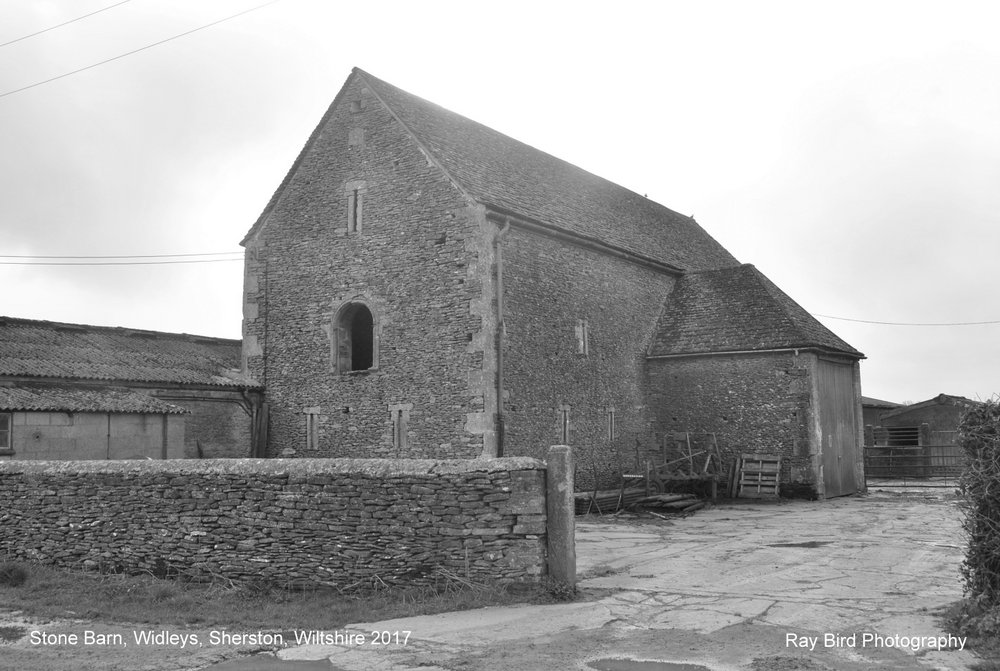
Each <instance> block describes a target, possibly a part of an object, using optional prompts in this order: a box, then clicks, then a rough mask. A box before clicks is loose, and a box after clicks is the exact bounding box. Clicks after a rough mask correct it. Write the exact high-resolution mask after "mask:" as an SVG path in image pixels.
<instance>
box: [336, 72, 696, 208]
mask: <svg viewBox="0 0 1000 671" xmlns="http://www.w3.org/2000/svg"><path fill="white" fill-rule="evenodd" d="M352 72H354V73H357V74H360V75H361V76H362V77H363V78H364V79H365V80H366V81H368V82H369V83H370V80H374V81H375V82H376V83H377V84H378V85H381V86H385V87H388V88H391V89H393V90H395V91H397V92H399V93H401V94H403V95H405V96H409V97H411V98H415V99H416V100H419V101H421V102H422V103H424V104H426V105H431V106H432V107H435V108H437V109H438V110H440V111H441V112H443V113H445V114H450V115H454V116H456V117H459V118H461V119H463V120H465V121H466V122H468V123H471V124H474V125H475V126H478V127H479V128H481V129H483V130H485V131H487V132H489V133H492V134H495V135H498V136H501V137H503V138H504V139H505V140H506V141H508V142H514V143H516V144H518V145H520V146H522V147H525V148H527V149H530V150H531V151H532V152H536V153H539V154H543V155H545V156H546V157H547V158H549V159H551V160H553V161H558V162H559V163H561V164H562V165H564V166H566V167H568V168H571V169H573V170H575V171H578V172H581V173H584V174H586V175H589V176H590V177H593V178H595V179H599V180H601V181H602V182H604V183H605V184H607V185H608V186H611V187H614V188H616V189H620V190H622V191H627V192H628V193H629V194H631V195H633V196H634V197H636V198H639V199H642V200H644V201H645V202H647V203H651V204H653V205H655V206H657V207H659V208H661V209H663V210H666V211H667V212H670V213H671V214H673V215H675V216H678V217H682V218H684V219H688V220H690V221H695V218H694V216H693V215H686V214H682V213H680V212H678V211H677V210H673V209H671V208H669V207H667V206H666V205H664V204H663V203H661V202H659V201H656V200H652V199H651V198H649V197H648V196H646V195H644V194H641V193H639V192H638V191H634V190H632V189H630V188H629V187H627V186H623V185H621V184H618V183H617V182H614V181H612V180H610V179H608V178H607V177H603V176H601V175H598V174H597V173H596V172H591V171H590V170H587V169H586V168H583V167H580V166H578V165H576V164H575V163H571V162H570V161H567V160H566V159H564V158H561V157H559V156H556V155H555V154H551V153H549V152H547V151H545V150H544V149H539V148H538V147H536V146H534V145H530V144H528V143H527V142H524V141H523V140H519V139H517V138H516V137H514V136H512V135H508V134H507V133H504V132H503V131H499V130H497V129H495V128H492V127H491V126H487V125H486V124H484V123H482V122H480V121H476V120H475V119H473V118H471V117H468V116H465V115H464V114H460V113H458V112H455V111H453V110H450V109H448V108H447V107H444V106H442V105H440V104H438V103H436V102H434V101H432V100H428V99H427V98H423V97H421V96H418V95H417V94H415V93H411V92H409V91H407V90H406V89H402V88H400V87H398V86H396V85H395V84H392V83H391V82H387V81H386V80H384V79H381V78H380V77H376V76H375V75H373V74H371V73H369V72H365V71H364V70H362V69H361V68H358V67H355V68H353V70H352ZM374 93H375V95H376V97H378V99H379V100H380V101H381V102H382V103H383V104H384V105H385V106H386V108H388V109H389V111H390V112H391V113H392V116H393V118H395V119H396V120H397V121H399V123H400V124H401V125H402V126H403V127H404V128H405V129H406V131H407V133H408V134H409V135H410V136H411V137H413V139H414V140H415V141H416V142H417V144H418V145H419V146H420V147H421V148H422V149H424V150H425V151H426V152H427V153H428V154H429V155H430V156H432V157H433V158H434V159H435V162H434V163H435V165H438V166H439V167H441V169H442V170H443V171H444V172H445V174H446V175H448V177H449V179H451V180H452V181H453V182H454V183H455V184H456V186H458V187H459V188H460V189H461V190H462V192H463V193H467V192H468V189H467V188H466V187H465V185H464V184H462V183H461V181H460V180H459V179H457V178H455V177H454V176H453V175H451V174H450V173H449V172H448V171H447V170H446V169H445V168H444V167H443V166H441V165H440V159H439V158H438V156H437V154H436V153H435V152H434V151H433V150H431V149H430V148H428V147H425V145H424V143H422V142H421V141H420V139H419V138H418V137H417V133H416V131H414V130H413V129H412V128H410V126H409V125H408V124H407V123H406V122H405V121H403V120H402V119H401V118H400V117H399V115H398V114H397V113H396V110H394V109H393V108H392V105H391V104H389V103H388V102H387V101H386V100H384V99H383V97H382V96H381V95H379V93H378V92H377V91H374ZM469 197H470V198H472V200H474V201H476V202H477V203H480V204H482V205H486V206H489V205H490V203H489V202H486V200H484V199H481V198H478V197H476V196H472V195H471V194H469ZM695 223H697V222H695Z"/></svg>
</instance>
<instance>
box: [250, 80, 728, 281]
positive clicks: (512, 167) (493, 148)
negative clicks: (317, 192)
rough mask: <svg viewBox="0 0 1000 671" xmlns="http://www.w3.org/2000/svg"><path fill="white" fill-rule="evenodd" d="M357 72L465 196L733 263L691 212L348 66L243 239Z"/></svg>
mask: <svg viewBox="0 0 1000 671" xmlns="http://www.w3.org/2000/svg"><path fill="white" fill-rule="evenodd" d="M354 77H358V78H360V80H361V82H362V83H363V84H364V85H366V86H367V87H368V88H369V90H371V91H372V92H373V93H374V94H375V96H376V97H377V98H378V99H379V100H380V101H382V103H383V104H384V105H385V106H386V107H387V108H388V109H389V111H390V112H391V113H392V114H393V116H394V117H395V118H396V119H398V120H399V121H400V123H401V124H402V125H403V127H404V128H405V129H406V130H407V131H408V132H409V134H410V135H411V136H412V137H413V139H414V140H415V142H416V143H417V144H418V145H419V146H420V147H421V148H422V149H423V150H424V151H426V152H427V153H428V154H429V155H430V157H431V158H432V160H433V161H434V162H436V163H437V165H439V166H440V167H441V169H442V170H444V172H445V173H446V174H447V175H448V177H449V178H450V179H451V180H452V181H453V182H454V183H455V184H456V186H457V187H458V188H459V189H461V190H462V191H463V192H464V193H465V194H466V195H467V196H469V197H470V198H472V199H473V200H475V201H476V202H478V203H480V204H482V205H484V206H486V207H487V208H491V209H494V210H497V211H500V212H504V213H509V214H513V215H515V216H518V217H522V218H524V219H526V220H528V221H531V222H537V223H541V224H543V225H547V226H551V227H554V228H556V229H559V230H561V231H563V232H568V233H571V234H574V235H577V236H580V237H582V238H584V239H587V240H593V241H598V242H600V243H603V244H605V245H609V246H611V247H614V248H617V249H621V250H625V251H626V252H629V253H632V254H636V255H638V256H641V257H644V258H650V259H653V260H655V261H658V262H661V263H664V264H667V265H669V266H673V267H676V268H679V269H682V270H703V269H710V268H721V267H726V266H733V265H736V264H737V263H738V262H737V261H736V259H735V258H734V257H733V256H732V255H731V254H730V253H729V252H728V251H726V250H725V248H723V247H722V245H720V244H719V243H718V242H716V240H715V239H714V238H712V237H711V236H710V235H709V234H708V233H707V232H705V230H704V229H702V227H701V226H699V225H698V223H697V222H696V221H695V220H694V219H693V218H691V217H687V216H684V215H681V214H678V213H677V212H674V211H673V210H670V209H668V208H666V207H664V206H662V205H660V204H659V203H656V202H654V201H652V200H649V199H648V198H646V197H644V196H641V195H639V194H637V193H635V192H633V191H630V190H628V189H626V188H624V187H621V186H619V185H617V184H614V183H612V182H609V181H608V180H606V179H603V178H601V177H598V176H596V175H594V174H592V173H589V172H587V171H585V170H583V169H581V168H578V167H576V166H574V165H571V164H570V163H567V162H566V161H563V160H561V159H558V158H556V157H554V156H551V155H550V154H546V153H545V152H542V151H539V150H538V149H535V148H533V147H530V146H528V145H526V144H524V143H523V142H519V141H517V140H514V139H513V138H510V137H508V136H506V135H504V134H502V133H499V132H497V131H495V130H492V129H491V128H487V127H486V126H484V125H482V124H480V123H477V122H475V121H472V120H471V119H467V118H466V117H463V116H461V115H459V114H456V113H454V112H451V111H449V110H446V109H444V108H443V107H440V106H439V105H435V104H434V103H431V102H428V101H426V100H424V99H422V98H419V97H417V96H414V95H412V94H410V93H407V92H405V91H403V90H401V89H398V88H396V87H395V86H393V85H391V84H389V83H387V82H384V81H382V80H381V79H378V78H376V77H373V76H372V75H370V74H368V73H366V72H364V71H363V70H360V69H358V68H355V69H354V70H353V72H352V74H351V77H350V78H348V80H347V82H346V83H345V84H344V87H343V88H342V89H341V91H340V93H338V95H337V98H335V99H334V101H333V104H332V105H331V106H330V108H329V109H328V110H327V112H326V114H325V115H324V116H323V119H322V120H321V121H320V124H319V126H317V128H316V130H315V131H313V134H312V135H311V136H310V138H309V141H308V142H307V143H306V145H305V147H304V148H303V149H302V152H301V153H300V154H299V157H298V159H296V161H295V163H294V164H293V165H292V168H291V170H290V171H289V173H288V174H287V175H286V176H285V179H284V180H283V181H282V183H281V185H280V186H279V187H278V190H277V191H276V192H275V194H274V195H273V196H272V198H271V200H270V202H269V203H268V205H267V207H265V209H264V211H263V213H262V214H261V216H260V217H259V218H258V220H257V222H256V223H255V224H254V226H253V228H252V229H251V230H250V232H249V233H248V234H247V236H246V238H244V240H243V243H244V244H245V243H246V241H247V239H249V238H250V237H251V236H252V235H254V234H255V233H256V232H257V231H258V230H259V229H260V227H261V226H263V224H264V222H265V221H266V220H267V218H268V216H269V214H270V213H271V212H272V210H273V209H274V208H275V206H276V205H277V203H278V201H279V200H280V198H281V194H282V192H283V191H284V189H285V187H286V185H287V184H288V183H289V182H290V181H291V179H292V178H293V176H294V174H295V172H296V170H297V169H298V167H299V165H300V164H301V162H302V160H303V158H304V157H305V156H306V155H307V154H308V153H309V150H310V148H311V147H312V145H313V144H314V142H315V141H316V139H317V138H318V137H319V135H320V134H321V133H322V131H323V128H324V127H325V126H326V124H327V123H328V122H329V120H330V119H331V118H332V115H333V110H334V109H335V108H336V106H337V105H338V104H339V103H340V102H341V98H342V97H343V95H344V92H345V91H346V90H347V88H348V86H349V84H350V83H351V81H352V78H354Z"/></svg>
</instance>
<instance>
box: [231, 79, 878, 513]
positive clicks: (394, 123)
mask: <svg viewBox="0 0 1000 671" xmlns="http://www.w3.org/2000/svg"><path fill="white" fill-rule="evenodd" d="M243 245H244V246H245V248H246V264H245V291H244V326H243V329H244V339H243V365H244V373H245V374H246V375H247V376H249V377H251V378H253V379H254V380H256V381H258V382H260V383H261V384H263V385H264V386H265V389H266V399H267V402H268V406H269V416H270V426H269V440H268V445H267V450H266V454H267V456H304V457H316V456H326V457H433V458H445V457H451V458H477V457H495V456H500V455H505V456H506V455H525V456H534V457H542V456H543V455H544V451H545V449H546V448H547V446H549V445H552V444H557V443H566V444H569V445H572V446H574V448H575V449H576V452H577V461H578V464H579V472H578V482H579V483H581V485H582V486H585V487H589V486H594V485H611V486H615V485H617V482H618V480H617V478H618V474H619V473H620V472H621V471H622V470H627V469H629V468H630V467H631V465H632V464H633V463H634V462H635V460H636V458H637V457H638V456H640V455H641V454H642V453H643V452H644V451H648V450H649V449H651V446H652V445H655V443H656V442H657V441H658V440H659V437H658V436H659V434H660V432H664V431H673V430H690V431H694V430H698V431H712V432H716V433H717V435H718V436H719V437H720V446H721V447H722V448H723V449H724V450H729V451H730V452H732V453H736V452H745V451H759V452H767V453H781V454H785V455H787V456H788V461H787V462H786V463H787V464H788V466H787V467H786V468H785V472H784V478H785V480H786V481H789V482H792V481H794V482H795V483H796V485H797V486H798V487H801V488H803V489H806V490H810V491H811V492H812V493H814V494H816V495H819V496H829V495H835V494H841V493H848V492H850V491H855V490H856V489H857V488H858V487H862V486H863V480H860V479H858V477H857V475H858V473H859V472H860V464H861V461H860V459H861V457H860V450H859V443H860V436H861V426H860V421H859V418H860V405H859V398H860V395H859V377H858V360H859V359H860V358H862V355H861V354H860V353H859V352H858V351H856V350H855V349H853V348H852V347H851V346H850V345H848V344H846V343H844V342H843V341H842V340H840V339H839V338H837V336H835V335H834V334H832V333H831V332H829V331H828V330H827V329H826V328H825V327H823V326H822V325H821V324H819V322H817V321H816V320H815V319H813V318H812V317H811V316H810V315H809V314H808V313H807V312H806V311H805V310H804V309H802V308H801V307H799V306H798V305H797V304H796V303H795V302H794V301H792V299H790V298H789V297H788V296H787V295H785V294H784V293H782V292H781V291H779V290H778V289H777V288H776V287H774V285H773V284H772V283H770V282H769V281H768V280H767V279H766V278H765V277H764V276H763V275H762V274H761V273H760V272H759V271H757V270H756V269H754V268H753V267H752V266H747V265H741V264H740V263H739V262H738V261H737V260H736V259H735V258H734V257H733V256H732V255H731V254H730V253H729V252H728V251H726V249H724V248H723V247H722V245H720V244H719V243H718V242H717V241H716V240H715V239H714V238H712V236H711V235H709V234H708V233H707V232H706V231H705V230H704V229H703V228H702V227H701V226H700V225H699V224H698V223H697V222H696V221H695V220H694V219H693V218H691V217H688V216H684V215H681V214H678V213H677V212H674V211H672V210H670V209H668V208H666V207H664V206H662V205H660V204H658V203H656V202H653V201H651V200H649V199H648V198H645V197H644V196H642V195H640V194H637V193H634V192H632V191H629V190H628V189H626V188H623V187H621V186H618V185H616V184H613V183H611V182H609V181H607V180H605V179H602V178H600V177H598V176H596V175H593V174H591V173H588V172H586V171H584V170H582V169H580V168H577V167H575V166H573V165H571V164H569V163H566V162H565V161H562V160H560V159H558V158H555V157H553V156H551V155H549V154H546V153H544V152H542V151H539V150H537V149H534V148H532V147H530V146H528V145H525V144H523V143H521V142H518V141H516V140H514V139H512V138H510V137H507V136H505V135H503V134H501V133H498V132H496V131H494V130H491V129H490V128H487V127H485V126H483V125H481V124H479V123H476V122H474V121H471V120H469V119H467V118H465V117H462V116H460V115H458V114H455V113H453V112H450V111H448V110H446V109H443V108H441V107H439V106H437V105H434V104H433V103H430V102H428V101H426V100H423V99H421V98H418V97H416V96H414V95H411V94H409V93H406V92H404V91H402V90H400V89H398V88H396V87H395V86H392V85H390V84H388V83H386V82H384V81H382V80H380V79H378V78H376V77H373V76H371V75H369V74H367V73H365V72H363V71H361V70H358V69H355V70H354V71H353V72H352V73H351V75H350V76H349V77H348V79H347V81H346V82H345V83H344V85H343V87H342V88H341V90H340V92H339V93H338V94H337V96H336V98H335V99H334V101H333V103H332V104H331V106H330V107H329V109H328V110H327V112H326V114H325V115H324V116H323V118H322V119H321V120H320V122H319V125H318V126H317V127H316V129H315V131H314V132H313V134H312V135H311V137H309V139H308V140H307V142H306V144H305V146H304V148H303V149H302V151H301V153H300V154H299V156H298V158H297V159H296V160H295V162H294V163H293V165H292V166H291V169H290V170H289V171H288V173H287V175H286V176H285V178H284V180H283V181H282V183H281V184H280V185H279V186H278V188H277V190H276V192H275V193H274V195H273V197H272V198H271V199H270V202H268V203H267V205H266V207H265V208H264V211H263V212H262V214H261V215H260V217H259V219H258V220H257V222H256V223H255V224H254V225H253V226H252V228H251V230H250V231H249V233H248V234H247V236H246V237H245V239H244V240H243ZM720 328H721V329H722V330H721V331H720V330H718V329H720ZM699 329H700V330H699ZM833 471H836V475H832V472H833Z"/></svg>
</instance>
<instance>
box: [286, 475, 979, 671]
mask: <svg viewBox="0 0 1000 671" xmlns="http://www.w3.org/2000/svg"><path fill="white" fill-rule="evenodd" d="M948 493H949V492H948V491H947V490H936V491H935V490H927V492H924V493H917V494H916V495H906V496H902V495H894V494H891V493H885V492H881V493H876V494H875V495H870V496H852V497H844V498H839V499H832V500H827V501H774V502H742V501H741V502H735V503H722V504H719V505H716V506H713V507H710V508H707V509H704V510H701V511H698V512H697V513H696V514H695V515H693V516H690V517H685V518H671V519H669V520H660V519H657V518H651V517H646V518H639V517H634V516H633V517H627V516H620V517H617V518H616V517H610V516H609V517H604V518H593V517H591V518H578V521H577V536H576V539H577V546H576V551H577V558H578V574H579V576H580V583H579V587H580V590H581V596H582V599H581V600H578V601H575V602H571V603H565V604H553V605H535V606H521V607H512V608H487V609H481V610H476V611H469V612H458V613H446V614H440V615H433V616H423V617H412V618H406V619H399V620H392V621H387V622H378V623H367V624H355V625H350V626H349V627H347V628H345V629H344V630H342V631H338V632H325V633H324V635H325V636H326V637H327V638H326V639H324V640H321V641H319V644H317V645H305V646H298V647H289V648H286V649H284V650H281V651H279V652H278V653H277V655H278V657H279V658H281V659H282V660H284V661H292V660H324V659H326V660H329V664H330V667H329V668H331V669H341V670H344V671H374V670H376V669H378V670H381V669H385V670H389V669H424V670H427V669H463V670H474V669H605V670H609V671H611V670H617V669H620V670H622V671H642V670H648V671H654V670H663V671H666V670H669V669H673V670H674V671H680V670H683V669H687V670H688V671H695V670H697V671H700V670H701V669H711V670H713V671H732V670H742V671H765V670H771V669H774V670H778V671H791V670H796V669H803V670H810V671H822V670H826V669H831V670H839V669H845V670H858V671H860V670H862V669H872V668H879V669H899V670H903V669H966V668H968V667H969V665H971V664H973V663H974V662H975V661H976V658H975V656H974V655H973V654H972V653H971V652H969V651H967V650H961V649H956V648H961V647H962V643H963V642H962V641H956V640H948V637H947V634H946V633H945V632H944V631H943V630H942V628H941V623H940V621H939V615H940V612H941V610H942V609H943V608H945V607H946V606H948V605H949V604H951V603H953V602H955V601H957V600H958V599H960V598H961V597H962V586H961V581H960V574H959V567H960V565H961V561H962V558H963V536H962V531H961V513H960V511H959V509H958V507H957V505H956V503H955V501H954V499H953V498H950V497H949V496H948V495H947V494H948ZM350 634H354V638H353V640H350V641H348V640H345V639H346V637H347V636H348V635H350ZM338 636H339V637H340V639H339V640H336V643H339V644H336V643H335V644H332V645H331V644H328V643H330V642H332V641H334V640H335V639H336V637H338ZM362 636H363V637H364V643H359V641H360V640H361V637H362ZM373 640H374V644H373ZM289 668H291V667H289Z"/></svg>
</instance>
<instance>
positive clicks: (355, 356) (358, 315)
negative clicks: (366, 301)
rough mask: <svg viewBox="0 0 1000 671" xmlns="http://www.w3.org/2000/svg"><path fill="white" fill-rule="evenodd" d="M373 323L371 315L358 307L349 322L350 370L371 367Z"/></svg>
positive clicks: (363, 307) (361, 307)
mask: <svg viewBox="0 0 1000 671" xmlns="http://www.w3.org/2000/svg"><path fill="white" fill-rule="evenodd" d="M374 335H375V321H374V320H373V319H372V313H371V312H369V311H368V308H366V307H365V306H363V305H359V306H358V309H357V311H355V313H354V318H353V319H352V320H351V370H368V369H369V368H371V367H372V363H373V362H374V359H373V357H372V355H373V354H374V353H375V343H374V342H373V338H372V336H374Z"/></svg>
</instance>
